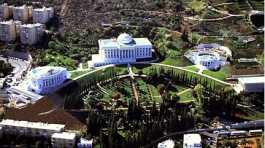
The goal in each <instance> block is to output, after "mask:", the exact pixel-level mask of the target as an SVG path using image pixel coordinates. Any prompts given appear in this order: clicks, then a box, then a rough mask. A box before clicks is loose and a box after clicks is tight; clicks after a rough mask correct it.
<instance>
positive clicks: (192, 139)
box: [184, 134, 202, 144]
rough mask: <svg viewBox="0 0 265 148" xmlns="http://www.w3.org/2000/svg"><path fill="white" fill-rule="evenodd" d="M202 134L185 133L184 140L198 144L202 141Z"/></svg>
mask: <svg viewBox="0 0 265 148" xmlns="http://www.w3.org/2000/svg"><path fill="white" fill-rule="evenodd" d="M201 140H202V139H201V136H200V134H184V142H185V143H189V144H192V143H194V144H198V143H201Z"/></svg>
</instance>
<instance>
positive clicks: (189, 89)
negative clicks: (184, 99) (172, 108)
mask: <svg viewBox="0 0 265 148" xmlns="http://www.w3.org/2000/svg"><path fill="white" fill-rule="evenodd" d="M191 90H192V89H191V88H188V89H185V90H183V91H181V92H179V93H178V94H177V95H178V96H179V95H182V94H184V93H186V92H188V91H191Z"/></svg>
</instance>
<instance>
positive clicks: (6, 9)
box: [0, 3, 12, 20]
mask: <svg viewBox="0 0 265 148" xmlns="http://www.w3.org/2000/svg"><path fill="white" fill-rule="evenodd" d="M11 16H12V6H8V5H7V4H6V3H4V4H2V5H0V19H1V20H6V19H8V18H9V17H11Z"/></svg>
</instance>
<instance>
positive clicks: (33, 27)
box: [20, 23, 45, 45]
mask: <svg viewBox="0 0 265 148" xmlns="http://www.w3.org/2000/svg"><path fill="white" fill-rule="evenodd" d="M44 32H45V27H44V25H43V24H39V23H37V24H25V25H21V26H20V41H21V43H22V44H28V45H34V44H36V43H38V42H39V41H41V39H42V37H43V34H44Z"/></svg>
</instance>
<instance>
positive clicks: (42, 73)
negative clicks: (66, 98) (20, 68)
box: [28, 66, 70, 94]
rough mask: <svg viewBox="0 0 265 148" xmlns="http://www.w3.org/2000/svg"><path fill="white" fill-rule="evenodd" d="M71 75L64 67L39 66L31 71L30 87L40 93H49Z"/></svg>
mask: <svg viewBox="0 0 265 148" xmlns="http://www.w3.org/2000/svg"><path fill="white" fill-rule="evenodd" d="M69 77H70V74H69V72H68V71H67V70H66V68H63V67H53V66H44V67H37V68H35V69H33V70H32V71H31V73H30V80H31V82H30V84H29V86H28V89H29V90H31V91H34V92H36V93H38V94H49V93H52V92H53V91H54V89H55V88H57V87H58V86H60V85H61V84H63V83H64V81H65V80H66V79H68V78H69Z"/></svg>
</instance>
